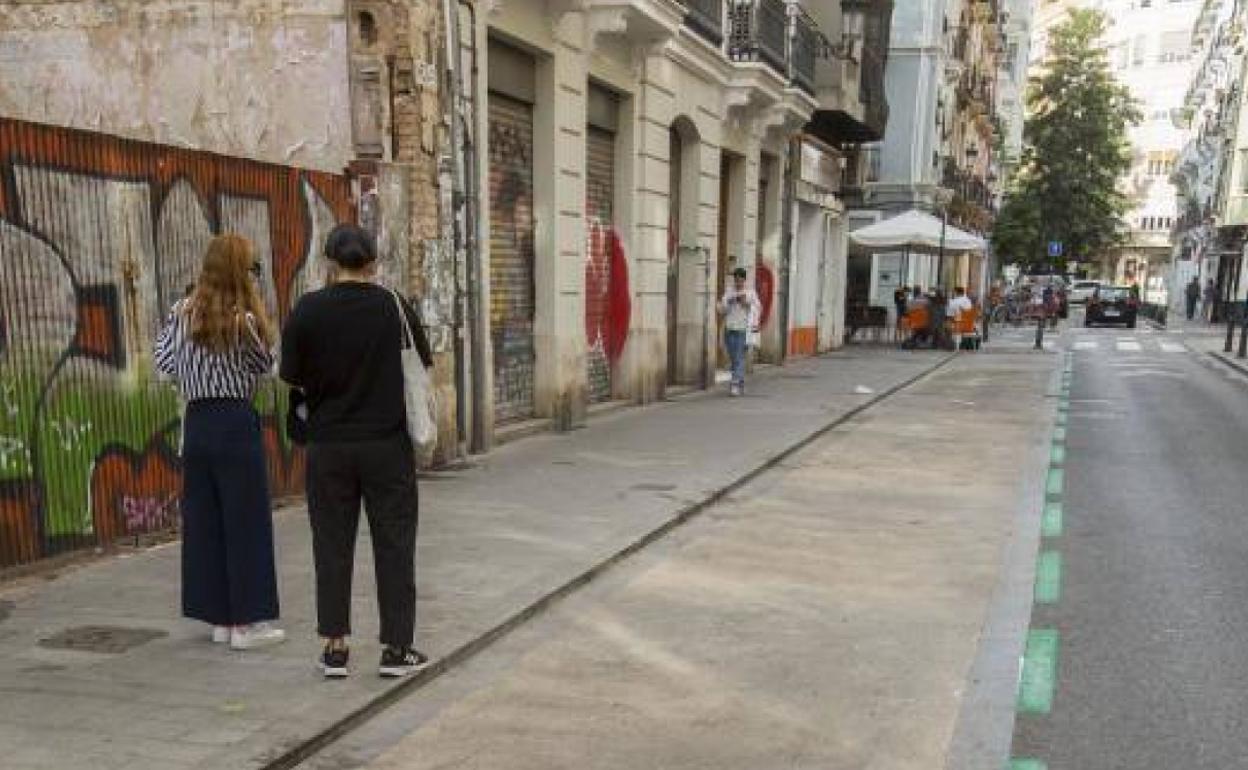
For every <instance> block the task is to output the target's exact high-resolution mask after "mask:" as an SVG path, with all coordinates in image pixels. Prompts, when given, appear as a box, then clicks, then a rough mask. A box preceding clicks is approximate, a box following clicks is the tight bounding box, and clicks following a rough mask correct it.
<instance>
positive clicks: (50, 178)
mask: <svg viewBox="0 0 1248 770" xmlns="http://www.w3.org/2000/svg"><path fill="white" fill-rule="evenodd" d="M890 13H891V4H890V3H888V2H882V1H881V0H844V2H843V3H811V4H809V5H807V4H804V3H802V2H796V1H795V0H748V1H746V0H732V1H731V2H729V1H728V0H481V1H480V2H478V1H476V0H319V1H318V2H316V3H309V4H288V3H287V4H274V3H270V2H266V1H265V0H240V1H239V2H235V3H231V4H227V5H226V6H222V5H221V4H219V3H213V2H209V0H171V2H167V3H161V4H159V5H156V6H150V5H145V4H139V3H129V4H115V3H109V2H103V0H78V1H77V2H64V3H54V4H49V3H46V2H42V1H41V0H15V2H10V3H6V4H4V5H3V6H0V56H4V57H8V58H7V59H6V61H5V64H6V67H5V69H4V76H3V78H0V263H2V264H3V265H4V270H3V271H0V314H2V315H0V318H2V320H3V323H2V324H0V396H3V397H4V398H6V399H7V400H6V404H7V406H8V408H7V409H6V410H3V411H4V413H5V414H7V415H8V417H7V419H8V422H7V423H5V424H4V425H3V426H2V431H3V437H2V438H0V482H2V483H0V491H2V492H3V497H2V498H0V501H2V502H3V506H2V507H0V511H2V512H3V513H2V515H0V566H4V565H7V564H12V563H18V562H24V561H29V560H32V559H37V558H40V557H43V556H47V555H49V554H51V553H55V552H57V551H59V550H63V549H68V548H74V547H79V546H82V545H88V544H99V545H106V544H108V543H109V542H112V541H114V540H116V539H118V538H120V537H130V536H138V535H141V534H143V533H145V532H149V531H156V530H160V529H165V528H168V527H169V526H173V525H176V521H177V518H178V512H177V504H178V503H177V501H178V488H179V480H178V479H179V465H178V459H177V456H176V452H175V451H174V447H176V443H177V430H178V428H179V423H178V409H177V404H176V400H175V399H174V397H173V394H172V391H171V390H170V389H169V388H168V386H167V385H164V384H162V383H159V382H157V381H156V380H155V378H154V377H153V375H152V372H151V363H150V356H151V344H152V338H153V337H154V335H155V332H156V329H157V328H158V326H159V324H160V322H161V320H162V318H163V317H164V314H165V313H166V312H167V310H168V307H169V306H170V305H172V304H173V302H174V301H175V300H176V299H177V298H179V297H180V296H182V294H183V293H184V292H185V290H186V287H187V286H188V285H189V284H190V283H191V282H192V281H193V280H194V276H195V274H196V266H197V264H198V260H199V258H200V257H201V255H202V251H203V248H204V246H205V245H206V243H207V241H208V240H209V239H210V238H211V237H212V235H214V234H216V233H220V232H226V231H235V232H240V233H242V234H244V235H246V236H248V237H249V238H250V239H251V240H252V241H253V242H254V243H255V244H256V247H257V252H258V257H259V259H260V261H261V263H262V268H263V275H264V286H265V291H266V297H267V300H268V303H269V306H270V310H271V311H272V313H273V314H274V316H275V317H276V318H277V319H279V320H281V319H282V318H284V317H285V315H286V313H287V312H289V309H290V307H291V306H292V305H293V303H294V302H295V301H296V300H297V298H298V297H299V295H300V294H301V293H303V292H305V291H308V290H310V289H314V288H317V287H320V286H321V285H323V284H324V283H325V281H326V274H325V273H326V270H325V264H324V262H323V260H321V259H320V252H321V248H322V245H323V242H324V238H325V235H326V234H327V233H328V231H329V230H330V229H331V228H332V227H333V226H334V225H335V224H336V223H339V222H343V221H354V222H358V223H359V224H361V225H362V226H364V227H366V228H367V229H369V230H370V231H372V232H373V233H374V234H375V235H376V237H377V239H378V243H379V247H380V251H381V254H382V266H381V276H380V280H381V281H382V282H383V283H385V284H387V285H389V286H391V287H394V288H396V289H399V290H401V291H403V292H405V293H407V294H408V295H409V296H411V297H413V298H414V299H415V300H417V301H418V302H419V305H420V308H421V311H422V315H423V317H424V320H425V323H426V325H427V327H428V330H429V334H430V337H431V341H432V343H433V347H434V349H435V358H436V366H435V370H434V378H435V386H436V387H437V389H438V394H439V399H438V403H439V409H440V414H439V426H440V437H441V440H440V445H439V451H438V459H439V460H440V461H447V460H451V459H453V458H456V457H462V456H464V455H466V454H468V453H472V452H481V451H487V450H489V449H490V448H491V447H493V446H494V445H495V444H496V443H498V442H499V441H501V440H505V439H507V438H509V437H513V436H519V435H523V434H525V433H527V432H529V431H531V430H533V429H544V428H551V427H553V428H555V429H568V428H572V427H576V426H579V425H581V424H584V422H585V421H586V419H587V416H588V415H589V414H590V413H592V412H593V411H594V410H595V409H596V408H598V406H599V405H603V404H606V403H608V402H615V403H621V402H623V403H646V402H649V401H653V400H656V399H661V398H663V397H664V396H665V395H667V394H669V393H671V392H673V391H674V390H678V389H685V388H704V387H709V386H712V385H713V384H714V383H715V382H716V381H717V377H718V376H719V370H720V369H721V368H722V367H724V366H726V360H725V359H726V356H725V354H724V352H723V350H722V345H721V339H722V336H721V332H722V330H721V329H720V323H721V322H720V315H719V314H718V313H717V310H716V304H717V300H718V298H719V297H720V296H721V295H722V292H723V291H724V289H725V287H726V285H727V284H728V282H729V280H730V278H729V276H730V274H731V271H732V270H734V269H735V268H738V267H744V268H746V269H747V271H748V272H749V281H750V282H751V284H752V285H753V286H754V287H755V288H756V290H757V291H758V293H759V295H760V298H761V300H762V306H763V311H762V317H761V319H760V320H761V329H760V331H761V338H762V345H761V349H760V350H759V352H758V356H759V358H760V359H761V360H765V361H773V362H781V361H783V360H784V359H785V358H787V357H791V356H796V355H809V354H813V353H817V352H821V351H825V350H828V349H831V348H834V347H837V346H839V345H840V344H841V343H842V341H843V335H844V331H843V329H844V314H845V309H844V297H845V289H844V286H845V283H846V259H845V257H846V253H845V243H846V235H845V233H846V230H847V228H846V222H845V206H844V202H843V194H844V192H843V189H842V179H843V176H844V168H845V165H846V164H847V162H848V160H847V159H852V158H857V157H858V147H859V146H860V145H861V144H862V143H863V142H864V141H870V140H873V139H876V138H878V137H879V136H881V135H882V127H883V123H884V120H885V119H886V117H887V107H886V104H885V102H884V98H883V77H884V56H883V52H882V49H881V47H880V46H881V43H883V48H884V49H886V48H887V31H888V23H887V20H888V17H889V14H890ZM14 61H16V62H20V66H10V65H11V64H12V62H14ZM864 127H865V128H864ZM859 165H860V164H859ZM285 403H286V394H285V392H284V389H283V388H282V387H280V386H279V385H278V384H277V383H273V382H271V383H268V384H266V386H265V387H264V389H263V393H262V395H261V397H260V398H259V399H258V401H257V404H258V406H259V407H260V409H261V412H262V414H263V420H264V426H265V437H266V438H265V440H266V449H267V452H268V454H269V464H270V476H271V478H273V479H274V491H275V493H276V494H278V495H294V494H298V493H299V492H300V491H301V489H302V475H303V470H302V469H303V462H304V461H303V455H302V452H301V450H300V449H299V448H298V447H296V446H294V445H293V444H292V443H291V442H290V441H289V440H288V438H287V436H286V435H285V431H284V422H283V419H282V417H283V415H284V410H285V406H284V405H285Z"/></svg>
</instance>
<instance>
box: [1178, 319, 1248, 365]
mask: <svg viewBox="0 0 1248 770" xmlns="http://www.w3.org/2000/svg"><path fill="white" fill-rule="evenodd" d="M1166 332H1167V333H1168V334H1172V335H1176V336H1179V338H1180V339H1182V340H1183V342H1184V344H1186V345H1187V346H1188V347H1189V348H1191V349H1192V350H1194V351H1196V352H1197V353H1207V354H1209V355H1210V356H1213V357H1214V358H1215V359H1217V360H1218V361H1219V362H1221V363H1223V364H1225V365H1227V366H1229V367H1231V368H1232V369H1235V370H1237V371H1238V372H1239V373H1240V374H1244V375H1248V359H1243V358H1240V357H1239V339H1240V336H1241V335H1242V333H1243V330H1242V329H1241V328H1236V329H1235V336H1234V338H1233V339H1232V341H1231V352H1230V353H1227V352H1226V325H1225V324H1206V323H1204V322H1201V321H1188V320H1187V319H1186V318H1178V319H1175V320H1174V321H1172V322H1171V324H1170V326H1169V328H1167V329H1166Z"/></svg>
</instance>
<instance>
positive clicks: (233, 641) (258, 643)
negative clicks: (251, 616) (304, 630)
mask: <svg viewBox="0 0 1248 770" xmlns="http://www.w3.org/2000/svg"><path fill="white" fill-rule="evenodd" d="M284 641H286V632H285V631H283V630H282V629H280V628H278V627H277V626H276V625H274V624H273V623H272V622H271V621H264V622H262V623H252V624H251V625H250V626H239V627H238V628H235V629H234V631H233V633H231V634H230V647H232V648H234V649H236V650H254V649H257V648H259V647H268V646H269V645H272V644H281V643H282V642H284Z"/></svg>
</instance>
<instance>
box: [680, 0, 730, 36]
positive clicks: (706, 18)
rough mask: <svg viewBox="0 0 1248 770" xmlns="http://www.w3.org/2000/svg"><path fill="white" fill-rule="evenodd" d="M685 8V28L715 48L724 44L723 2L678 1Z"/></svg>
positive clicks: (720, 0)
mask: <svg viewBox="0 0 1248 770" xmlns="http://www.w3.org/2000/svg"><path fill="white" fill-rule="evenodd" d="M680 3H681V5H683V6H685V26H687V27H689V29H691V30H693V31H694V32H696V33H698V34H699V35H701V36H702V37H704V38H706V40H707V42H709V43H711V44H712V45H714V46H715V47H716V48H718V47H719V46H721V45H723V42H724V0H680Z"/></svg>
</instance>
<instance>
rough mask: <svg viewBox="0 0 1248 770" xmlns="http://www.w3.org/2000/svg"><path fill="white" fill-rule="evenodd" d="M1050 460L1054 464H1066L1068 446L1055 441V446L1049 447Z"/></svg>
mask: <svg viewBox="0 0 1248 770" xmlns="http://www.w3.org/2000/svg"><path fill="white" fill-rule="evenodd" d="M1049 462H1051V463H1052V464H1053V465H1065V464H1066V447H1064V446H1062V445H1061V444H1059V443H1057V442H1056V441H1054V442H1053V446H1052V447H1051V448H1050V449H1049Z"/></svg>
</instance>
